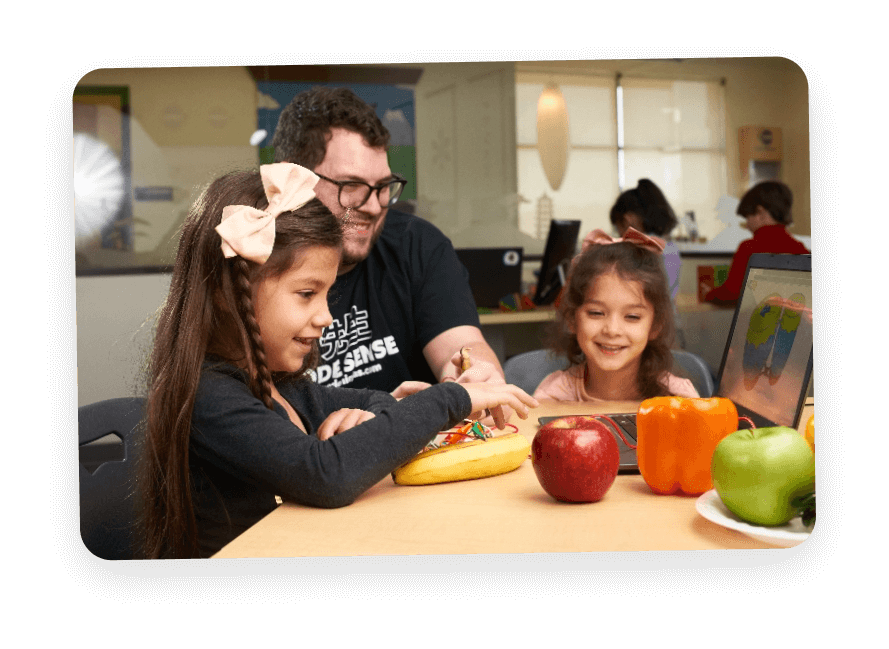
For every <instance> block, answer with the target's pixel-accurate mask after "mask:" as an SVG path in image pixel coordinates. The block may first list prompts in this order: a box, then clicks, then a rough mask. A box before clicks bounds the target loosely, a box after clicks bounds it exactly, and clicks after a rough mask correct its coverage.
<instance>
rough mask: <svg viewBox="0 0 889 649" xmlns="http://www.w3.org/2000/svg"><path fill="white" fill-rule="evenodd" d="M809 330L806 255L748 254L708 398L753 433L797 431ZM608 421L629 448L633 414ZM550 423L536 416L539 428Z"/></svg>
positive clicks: (623, 448) (626, 454) (627, 468)
mask: <svg viewBox="0 0 889 649" xmlns="http://www.w3.org/2000/svg"><path fill="white" fill-rule="evenodd" d="M812 331H813V328H812V256H811V255H772V254H762V253H757V254H754V255H752V256H751V257H750V262H749V264H748V265H747V274H746V276H745V278H744V284H743V288H742V289H741V297H740V299H739V300H738V304H737V305H736V306H735V313H734V316H733V318H732V324H731V327H730V329H729V335H728V338H727V340H726V344H725V349H724V350H723V353H722V361H721V363H720V367H719V373H718V374H717V379H716V390H715V393H714V396H717V397H724V398H726V399H730V400H731V401H732V402H733V403H734V404H735V406H736V407H737V409H738V416H739V417H748V418H750V420H752V421H753V423H754V424H755V425H756V427H757V428H765V427H769V426H788V427H790V428H797V427H798V426H799V420H800V415H801V414H802V410H803V406H804V405H805V402H806V395H807V394H808V389H809V382H810V381H811V378H812V365H813V352H814V347H813V343H812V341H813V337H812ZM608 416H609V417H610V418H611V419H613V420H614V422H615V423H617V424H618V425H619V426H620V427H621V429H622V432H623V433H624V435H625V436H626V438H627V440H628V441H629V442H630V443H631V444H635V443H636V415H635V413H616V414H612V415H608ZM557 418H558V417H542V418H541V419H540V424H541V425H543V424H545V423H546V422H548V421H551V420H553V419H557ZM740 427H741V428H745V427H747V426H745V425H744V424H743V423H740ZM609 428H610V426H609ZM612 434H613V435H614V437H615V439H616V440H617V444H618V448H619V449H620V462H621V463H620V472H621V473H638V471H639V468H638V466H637V464H636V450H635V449H632V448H630V447H628V446H627V445H626V444H624V442H623V441H622V440H621V438H620V435H618V434H617V433H615V432H612Z"/></svg>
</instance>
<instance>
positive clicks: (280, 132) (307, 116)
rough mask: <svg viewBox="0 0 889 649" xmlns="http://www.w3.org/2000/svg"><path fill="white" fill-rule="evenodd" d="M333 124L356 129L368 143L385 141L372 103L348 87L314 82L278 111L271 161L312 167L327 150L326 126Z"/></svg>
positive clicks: (385, 134)
mask: <svg viewBox="0 0 889 649" xmlns="http://www.w3.org/2000/svg"><path fill="white" fill-rule="evenodd" d="M337 127H339V128H345V129H348V130H350V131H355V132H356V133H359V134H360V135H362V136H363V137H364V140H365V141H366V142H367V144H368V146H371V147H383V148H386V147H387V146H388V145H389V131H388V130H387V129H386V127H385V126H383V122H381V121H380V118H379V117H377V114H376V112H375V111H374V108H373V106H371V105H369V104H368V103H367V102H365V101H364V100H362V99H361V98H360V97H358V95H356V94H355V93H354V92H352V91H351V90H349V89H348V88H329V87H325V86H315V87H314V88H312V89H311V90H306V91H305V92H301V93H300V94H298V95H297V96H296V97H294V98H293V100H292V101H291V102H290V103H289V104H287V106H286V107H285V108H284V110H283V111H281V117H279V118H278V126H277V127H276V128H275V135H274V136H273V137H272V146H273V147H274V149H275V162H292V163H294V164H298V165H302V166H303V167H306V168H307V169H314V168H315V167H317V166H318V165H319V164H321V162H322V161H323V160H324V156H325V154H326V153H327V142H328V140H329V139H330V130H331V129H332V128H337Z"/></svg>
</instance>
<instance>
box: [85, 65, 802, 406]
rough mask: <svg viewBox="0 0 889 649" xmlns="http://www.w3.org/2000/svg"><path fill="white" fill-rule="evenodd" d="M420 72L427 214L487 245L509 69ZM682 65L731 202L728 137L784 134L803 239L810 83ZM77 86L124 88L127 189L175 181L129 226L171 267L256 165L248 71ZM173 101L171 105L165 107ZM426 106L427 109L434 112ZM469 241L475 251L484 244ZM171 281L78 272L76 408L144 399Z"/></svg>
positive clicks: (496, 208) (103, 79)
mask: <svg viewBox="0 0 889 649" xmlns="http://www.w3.org/2000/svg"><path fill="white" fill-rule="evenodd" d="M569 63H570V64H573V65H578V64H579V63H578V62H569ZM525 64H526V63H523V65H525ZM548 64H549V62H548ZM591 64H596V65H598V66H599V67H600V68H602V69H603V70H604V71H614V69H616V68H617V67H621V68H622V69H623V70H626V71H627V72H626V73H627V74H630V72H631V71H632V70H633V69H635V70H636V71H637V72H639V71H640V70H641V71H644V72H645V73H647V74H652V75H657V74H662V75H663V74H672V73H675V69H676V67H677V64H675V63H674V62H671V61H655V62H643V61H633V62H591V63H590V62H584V65H591ZM566 65H567V64H566ZM609 66H610V67H609ZM634 66H636V67H635V68H634ZM410 67H424V66H423V65H422V64H410ZM425 67H426V72H424V75H423V76H422V77H421V78H420V82H419V83H418V85H417V166H418V185H419V191H420V193H421V194H422V193H423V192H426V195H427V196H431V198H432V199H434V200H437V201H452V204H451V208H449V209H448V210H441V209H440V208H439V207H434V208H433V207H431V208H430V210H431V213H432V216H434V217H436V218H440V219H444V220H445V221H448V220H450V221H453V222H455V223H458V224H460V223H470V224H471V223H473V221H474V220H475V221H477V220H478V219H481V218H487V217H489V216H490V217H492V219H493V222H494V223H495V224H496V228H495V229H494V230H492V234H491V236H489V237H487V238H485V239H484V240H483V241H484V245H490V242H491V241H493V240H494V237H495V235H496V233H497V232H503V231H504V228H502V227H500V225H501V224H503V223H505V222H506V221H508V219H509V218H510V216H509V215H510V214H511V211H510V207H509V205H507V204H503V203H498V202H497V200H498V199H499V198H501V197H503V196H505V195H507V194H508V190H509V189H510V187H512V191H513V192H514V191H515V189H514V187H515V160H514V153H515V133H514V130H515V127H514V122H513V120H514V103H515V102H514V95H513V93H514V87H513V86H512V85H511V84H512V83H513V81H512V80H513V79H514V69H513V66H512V64H504V63H470V64H429V65H427V66H425ZM680 67H681V68H682V70H683V71H684V72H683V74H686V75H689V77H688V78H694V75H704V76H708V77H712V76H713V75H716V76H724V77H725V78H726V131H727V136H726V154H727V156H728V160H729V164H728V170H727V174H728V178H727V183H728V189H729V193H733V194H735V195H738V196H740V194H741V193H743V190H744V189H745V185H744V178H743V175H742V173H741V171H740V168H739V166H738V163H737V161H738V143H737V129H738V128H739V127H740V126H744V125H748V124H752V125H762V126H777V127H781V128H782V129H783V131H784V133H783V134H784V147H785V151H784V165H783V174H784V180H785V182H787V183H788V184H789V185H790V186H791V187H792V188H793V190H794V193H795V195H796V205H795V210H794V212H795V219H796V222H795V224H794V227H793V228H792V230H793V231H795V232H797V233H801V234H809V232H810V222H811V220H810V209H809V205H810V202H809V140H808V130H809V123H808V89H807V88H808V87H807V82H806V79H805V75H804V74H803V73H802V71H801V70H800V69H799V67H798V66H796V64H794V63H793V62H791V61H788V60H786V59H723V60H720V61H713V60H693V59H686V60H685V61H684V62H683V63H682V64H681V66H680ZM80 83H81V84H82V85H128V86H129V87H130V101H131V111H132V118H133V123H134V124H135V127H134V129H133V138H134V142H133V145H134V149H135V147H136V144H137V142H138V146H139V149H138V151H139V153H138V154H137V155H134V158H133V180H134V186H139V184H140V183H142V184H147V185H152V184H163V183H173V184H175V187H174V190H175V191H174V201H172V202H166V203H163V204H157V203H153V204H152V203H138V202H137V203H135V204H134V215H135V216H136V217H137V219H138V218H140V217H146V219H147V220H150V219H155V221H154V222H156V223H161V224H162V225H160V226H157V227H156V228H155V229H154V230H153V231H152V232H150V233H147V234H146V236H149V237H150V238H149V239H144V238H143V239H142V243H140V245H142V246H143V247H145V246H155V248H156V249H157V248H158V247H159V249H160V250H162V252H163V255H165V257H164V258H165V259H167V260H169V261H170V262H171V261H172V254H173V250H174V247H173V246H174V243H175V237H174V235H175V232H174V229H173V225H174V224H176V223H178V222H181V219H182V216H183V215H184V212H185V210H187V209H188V206H189V205H190V204H191V202H192V200H193V198H194V196H195V193H196V191H197V190H198V188H199V187H200V186H201V185H202V184H204V183H206V182H208V181H209V180H210V179H212V178H213V177H215V176H216V175H218V174H219V173H220V172H222V171H227V170H228V169H231V168H243V167H248V166H253V165H255V164H256V161H257V160H258V154H257V151H256V148H255V147H252V146H250V145H249V137H250V135H251V133H252V132H253V131H254V130H255V129H256V114H257V113H256V109H257V101H258V99H257V96H256V91H255V85H254V84H253V81H252V79H251V78H250V75H249V73H248V72H247V70H246V69H245V68H241V67H227V68H200V69H198V68H159V69H151V68H145V69H135V70H133V69H130V70H96V71H94V72H91V73H89V74H87V75H86V76H85V77H84V78H83V79H82V81H81V82H80ZM171 90H173V91H174V93H172V94H171ZM170 96H175V97H176V101H175V102H170V101H169V100H168V97H170ZM476 100H480V101H476ZM473 102H475V105H473ZM433 104H436V106H434V107H435V111H436V112H435V113H433V112H432V110H431V108H430V107H433ZM480 110H481V113H479V111H480ZM449 111H450V112H449ZM473 111H474V112H473ZM433 115H434V116H435V117H433ZM473 115H474V116H473ZM470 117H472V120H473V121H472V123H469V120H470ZM466 152H470V154H471V156H473V157H471V158H470V163H469V164H463V163H461V160H460V158H458V157H454V158H453V159H452V160H450V161H448V162H447V166H445V167H444V169H445V171H447V170H450V171H447V173H450V174H451V175H450V176H446V175H444V173H445V171H442V170H441V169H436V167H435V166H434V165H436V164H438V165H439V166H441V164H442V163H441V160H442V156H443V155H449V156H457V155H458V154H459V155H460V156H463V157H464V158H465V156H466V155H467V154H466ZM482 172H484V173H482ZM446 177H447V178H449V181H448V182H449V183H450V184H448V185H441V186H440V188H439V189H435V188H434V187H435V185H434V182H433V181H435V182H439V183H441V182H443V179H444V178H446ZM430 185H432V186H433V187H431V188H430ZM442 187H444V188H446V189H448V191H444V189H442ZM434 192H438V193H437V194H435V193H434ZM430 205H431V202H430ZM479 206H481V207H482V208H483V209H481V210H480V209H479ZM164 224H165V225H164ZM476 225H478V223H476ZM167 226H169V227H167ZM501 240H502V239H501ZM72 243H73V242H72ZM475 245H483V244H482V239H478V240H477V242H476V244H475ZM164 246H165V247H164ZM168 286H169V276H168V275H166V274H152V275H118V276H98V277H78V278H77V280H76V306H77V327H78V328H77V331H78V334H77V358H78V360H77V366H78V403H79V404H80V405H83V404H87V403H91V402H94V401H97V400H100V399H107V398H111V397H116V396H126V395H130V394H140V393H141V391H142V390H143V389H144V386H142V384H141V374H140V372H141V366H142V364H143V361H144V354H145V352H146V351H147V346H148V345H149V344H150V337H151V327H152V326H153V321H152V315H153V314H154V313H155V311H156V310H157V308H158V307H159V306H160V305H161V303H162V301H163V299H164V297H165V295H166V291H167V288H168Z"/></svg>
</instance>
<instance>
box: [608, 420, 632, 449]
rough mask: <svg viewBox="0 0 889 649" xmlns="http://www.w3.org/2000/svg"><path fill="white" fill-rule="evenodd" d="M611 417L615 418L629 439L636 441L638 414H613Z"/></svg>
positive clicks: (615, 421)
mask: <svg viewBox="0 0 889 649" xmlns="http://www.w3.org/2000/svg"><path fill="white" fill-rule="evenodd" d="M611 419H613V420H614V423H616V424H617V425H618V426H620V427H621V428H622V429H623V431H624V434H625V435H626V436H627V441H629V442H633V443H634V444H635V443H636V415H613V416H612V417H611Z"/></svg>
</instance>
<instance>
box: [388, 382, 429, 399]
mask: <svg viewBox="0 0 889 649" xmlns="http://www.w3.org/2000/svg"><path fill="white" fill-rule="evenodd" d="M431 387H432V384H431V383H426V382H424V381H405V382H404V383H402V384H401V385H399V386H398V387H397V388H395V389H394V390H392V392H390V393H389V394H391V395H392V396H393V397H395V398H396V399H399V400H401V399H404V398H405V397H407V396H409V395H411V394H416V393H417V392H420V391H421V390H425V389H426V388H431Z"/></svg>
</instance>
